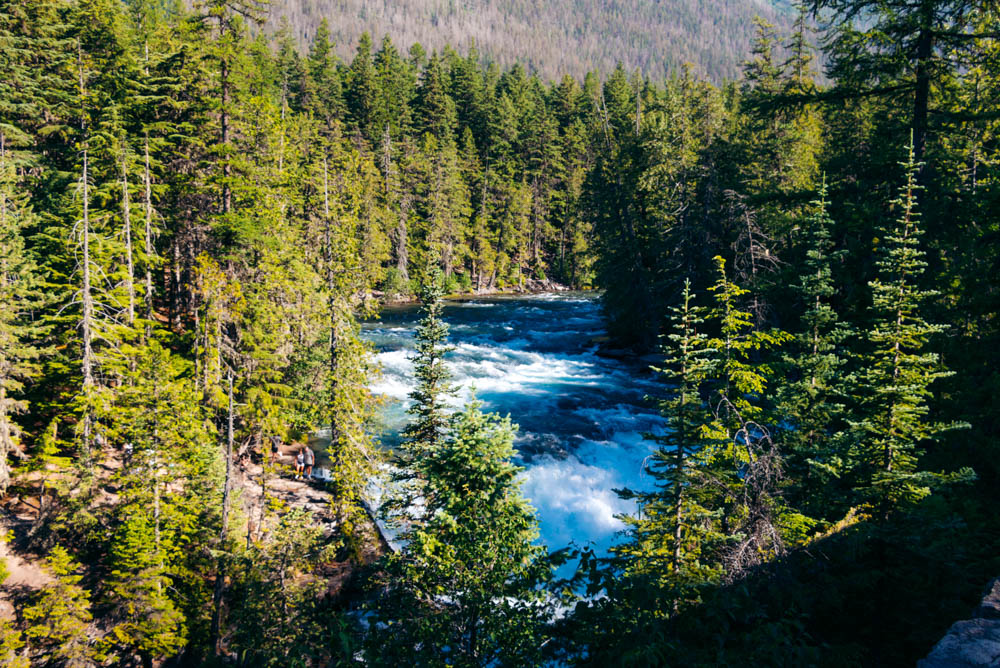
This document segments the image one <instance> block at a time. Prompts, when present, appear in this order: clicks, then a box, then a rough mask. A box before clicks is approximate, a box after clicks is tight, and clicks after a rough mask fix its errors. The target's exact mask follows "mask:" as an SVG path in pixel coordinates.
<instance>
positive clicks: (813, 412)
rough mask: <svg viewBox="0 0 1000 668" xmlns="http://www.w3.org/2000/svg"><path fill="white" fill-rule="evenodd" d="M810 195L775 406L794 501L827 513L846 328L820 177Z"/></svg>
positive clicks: (836, 460)
mask: <svg viewBox="0 0 1000 668" xmlns="http://www.w3.org/2000/svg"><path fill="white" fill-rule="evenodd" d="M817 195H818V198H817V200H816V201H814V202H813V204H812V206H813V207H814V211H813V213H812V215H810V216H809V217H808V218H807V219H806V220H805V221H803V225H802V234H803V239H802V242H801V243H802V246H803V247H804V249H805V256H804V257H803V259H802V262H801V270H802V273H801V274H800V275H799V280H798V282H797V285H796V286H795V290H796V292H797V294H798V297H799V299H800V300H801V303H802V306H803V307H804V309H805V310H804V312H803V314H802V317H801V326H802V331H801V332H799V333H798V334H797V335H796V336H795V341H794V351H793V352H789V353H788V354H786V355H785V360H784V363H785V365H786V367H787V369H788V376H789V379H788V380H787V381H786V382H785V383H782V384H781V385H780V386H779V389H778V402H779V408H778V410H779V412H780V413H781V415H782V416H783V417H784V420H786V421H787V428H786V429H782V431H781V441H782V445H783V448H784V449H785V462H786V472H787V475H788V478H789V479H790V480H791V481H793V485H795V486H798V487H799V489H798V492H797V494H796V496H797V498H798V500H799V501H801V502H802V503H805V504H807V505H808V507H809V508H810V509H812V512H814V513H815V514H817V515H824V514H832V512H831V511H832V510H833V506H835V505H836V504H835V500H836V497H837V496H838V495H837V493H836V492H835V491H834V490H833V489H832V487H833V485H834V482H833V480H834V479H835V478H837V477H838V476H839V475H840V474H841V473H842V472H843V467H844V465H845V462H844V460H843V452H842V446H843V440H844V439H843V430H844V428H845V426H846V424H845V423H844V417H845V415H844V411H845V407H844V403H843V402H844V400H845V397H844V389H845V388H844V382H843V377H844V375H845V373H846V370H845V368H844V363H845V358H844V351H843V350H842V345H843V343H844V341H845V339H846V338H847V337H848V336H849V335H850V333H851V332H850V330H849V328H848V327H847V326H846V325H845V324H844V322H843V321H842V320H841V318H840V316H839V315H838V313H837V311H836V310H835V309H834V307H833V305H832V303H831V301H832V299H833V297H834V295H835V293H836V285H835V284H834V282H833V267H834V264H835V263H836V262H837V261H839V260H840V259H841V257H842V256H843V251H838V250H835V246H834V242H833V239H832V238H831V230H832V227H833V220H832V219H831V218H830V214H829V212H828V208H829V206H830V204H829V201H828V199H827V186H826V181H825V180H824V181H823V182H822V184H821V186H820V189H819V192H818V193H817Z"/></svg>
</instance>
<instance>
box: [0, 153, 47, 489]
mask: <svg viewBox="0 0 1000 668" xmlns="http://www.w3.org/2000/svg"><path fill="white" fill-rule="evenodd" d="M5 141H6V138H5V137H0V495H3V494H4V493H5V492H6V489H7V486H8V484H9V483H10V457H11V456H24V452H23V448H22V446H21V428H20V427H19V426H18V424H17V423H16V422H15V421H14V416H15V415H17V414H19V413H24V412H25V411H26V410H27V408H28V405H27V403H26V402H25V401H24V400H23V399H22V398H21V396H20V395H21V393H22V391H23V389H24V383H25V381H27V380H28V379H30V378H31V377H32V376H34V375H35V374H36V373H37V371H38V368H37V364H36V361H37V358H38V355H39V349H38V348H37V346H36V345H35V343H36V342H37V340H38V338H39V336H40V335H41V329H40V328H39V326H38V325H37V324H36V323H33V322H32V320H31V318H30V317H29V313H30V311H31V310H32V309H34V308H37V307H38V306H40V305H41V303H42V302H41V295H40V293H39V288H40V286H39V281H38V278H37V277H36V275H35V269H36V268H35V266H34V262H33V261H32V258H31V257H30V255H29V254H28V252H27V249H26V248H25V243H24V238H23V233H24V232H23V231H24V230H25V228H27V226H28V225H30V224H32V223H34V222H35V216H34V214H33V212H32V210H31V208H30V206H29V204H28V197H27V195H28V193H27V191H26V190H24V189H22V187H21V183H20V181H19V179H18V178H17V170H16V168H15V165H14V160H13V156H12V155H11V151H10V149H9V148H8V147H7V146H5V145H3V143H4V142H5Z"/></svg>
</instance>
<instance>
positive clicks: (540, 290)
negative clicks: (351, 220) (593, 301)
mask: <svg viewBox="0 0 1000 668" xmlns="http://www.w3.org/2000/svg"><path fill="white" fill-rule="evenodd" d="M574 291H577V292H594V291H593V290H577V289H576V288H571V287H569V286H568V285H563V284H562V283H557V282H555V281H551V280H548V279H534V278H531V279H528V280H527V281H525V283H524V287H523V288H522V287H516V286H515V287H514V288H483V289H482V290H473V291H471V292H455V293H451V294H447V295H445V297H444V298H445V299H448V300H451V301H461V300H463V299H478V298H480V297H503V296H512V297H513V296H528V295H539V294H544V293H547V292H574ZM372 295H373V296H374V297H375V298H376V299H378V300H379V302H380V303H381V304H382V305H384V306H397V305H403V304H414V303H416V302H417V301H419V298H418V297H417V296H416V295H403V294H387V293H385V292H382V291H380V290H375V291H373V292H372Z"/></svg>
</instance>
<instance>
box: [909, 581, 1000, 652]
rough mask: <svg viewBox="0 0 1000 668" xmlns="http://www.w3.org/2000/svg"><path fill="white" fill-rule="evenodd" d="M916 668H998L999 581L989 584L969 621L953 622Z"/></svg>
mask: <svg viewBox="0 0 1000 668" xmlns="http://www.w3.org/2000/svg"><path fill="white" fill-rule="evenodd" d="M917 666H918V668H982V667H984V666H994V667H1000V578H998V579H996V580H994V581H993V582H991V583H990V586H989V587H988V588H987V591H986V596H985V597H984V598H983V600H982V602H981V603H980V604H979V607H978V608H976V610H975V611H974V612H973V618H972V619H966V620H963V621H961V622H955V623H954V624H952V626H951V628H950V629H948V633H947V634H945V636H944V638H942V639H941V640H940V641H939V642H938V644H937V645H935V646H934V649H932V650H931V653H930V654H928V655H927V658H926V659H924V660H922V661H920V662H919V663H918V664H917Z"/></svg>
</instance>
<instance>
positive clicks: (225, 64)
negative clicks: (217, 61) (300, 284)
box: [219, 19, 233, 214]
mask: <svg viewBox="0 0 1000 668" xmlns="http://www.w3.org/2000/svg"><path fill="white" fill-rule="evenodd" d="M220 20H221V19H220ZM221 69H222V72H221V83H222V93H221V94H222V108H221V109H220V111H219V116H220V117H219V123H220V125H221V126H222V128H221V130H222V133H221V134H222V151H223V156H222V178H223V182H222V213H224V214H226V213H229V212H230V211H232V208H233V191H232V188H231V187H230V184H229V180H230V178H231V177H232V174H233V166H232V164H230V156H229V60H227V59H226V58H225V57H223V58H222V59H221Z"/></svg>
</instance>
